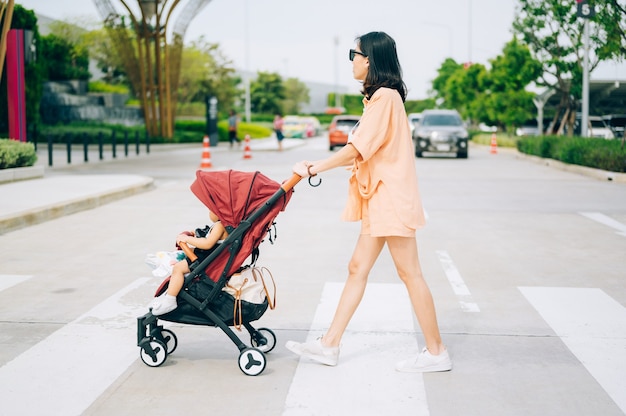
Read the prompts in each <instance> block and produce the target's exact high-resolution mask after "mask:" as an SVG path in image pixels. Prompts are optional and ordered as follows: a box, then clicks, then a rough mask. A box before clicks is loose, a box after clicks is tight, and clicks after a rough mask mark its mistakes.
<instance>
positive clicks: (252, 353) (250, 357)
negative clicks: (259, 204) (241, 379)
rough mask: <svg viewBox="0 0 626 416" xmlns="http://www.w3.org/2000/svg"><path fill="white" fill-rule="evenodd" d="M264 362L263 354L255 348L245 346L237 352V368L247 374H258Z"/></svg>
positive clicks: (262, 368)
mask: <svg viewBox="0 0 626 416" xmlns="http://www.w3.org/2000/svg"><path fill="white" fill-rule="evenodd" d="M266 364H267V362H266V361H265V354H263V352H261V351H260V350H258V349H256V348H246V349H245V350H243V351H241V353H239V369H240V370H241V371H243V373H244V374H245V375H247V376H258V375H259V374H261V373H262V372H263V370H265V365H266Z"/></svg>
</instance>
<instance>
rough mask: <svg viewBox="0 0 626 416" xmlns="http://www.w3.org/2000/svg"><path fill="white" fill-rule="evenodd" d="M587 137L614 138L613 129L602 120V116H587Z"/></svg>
mask: <svg viewBox="0 0 626 416" xmlns="http://www.w3.org/2000/svg"><path fill="white" fill-rule="evenodd" d="M589 137H597V138H600V139H614V138H615V135H614V134H613V130H611V128H610V127H609V126H607V124H606V123H605V122H604V120H603V119H602V117H599V116H589Z"/></svg>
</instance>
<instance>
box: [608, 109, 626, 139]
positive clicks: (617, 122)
mask: <svg viewBox="0 0 626 416" xmlns="http://www.w3.org/2000/svg"><path fill="white" fill-rule="evenodd" d="M602 119H603V120H604V121H605V122H606V125H607V126H609V128H610V129H611V131H612V132H613V136H614V137H615V138H617V139H622V138H623V137H624V134H626V133H625V132H624V130H625V128H626V114H610V115H606V116H604V117H602Z"/></svg>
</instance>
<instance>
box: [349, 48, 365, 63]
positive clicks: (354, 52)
mask: <svg viewBox="0 0 626 416" xmlns="http://www.w3.org/2000/svg"><path fill="white" fill-rule="evenodd" d="M354 55H361V56H362V57H364V58H367V55H365V54H364V53H363V52H359V51H355V50H354V49H350V55H349V57H350V60H351V61H354Z"/></svg>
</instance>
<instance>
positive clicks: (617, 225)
mask: <svg viewBox="0 0 626 416" xmlns="http://www.w3.org/2000/svg"><path fill="white" fill-rule="evenodd" d="M579 214H580V215H582V216H584V217H587V218H589V219H591V220H594V221H596V222H599V223H600V224H604V225H606V226H608V227H611V228H613V229H615V230H616V233H617V234H619V235H622V236H624V237H626V225H624V224H622V223H621V222H619V221H616V220H614V219H613V218H611V217H609V216H606V215H604V214H601V213H599V212H579Z"/></svg>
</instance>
